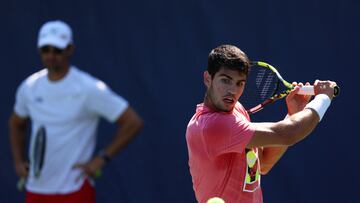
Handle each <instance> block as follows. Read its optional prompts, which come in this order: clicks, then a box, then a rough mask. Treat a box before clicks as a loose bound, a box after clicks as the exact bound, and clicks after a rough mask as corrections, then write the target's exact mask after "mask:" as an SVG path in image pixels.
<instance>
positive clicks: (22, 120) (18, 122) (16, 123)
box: [9, 112, 29, 129]
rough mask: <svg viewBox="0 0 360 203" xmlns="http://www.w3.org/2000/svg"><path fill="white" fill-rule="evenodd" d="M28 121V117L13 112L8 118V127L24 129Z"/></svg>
mask: <svg viewBox="0 0 360 203" xmlns="http://www.w3.org/2000/svg"><path fill="white" fill-rule="evenodd" d="M28 122H29V118H28V117H21V116H19V115H18V114H17V113H16V112H13V113H12V114H11V115H10V118H9V127H10V128H17V129H24V128H26V127H27V125H28Z"/></svg>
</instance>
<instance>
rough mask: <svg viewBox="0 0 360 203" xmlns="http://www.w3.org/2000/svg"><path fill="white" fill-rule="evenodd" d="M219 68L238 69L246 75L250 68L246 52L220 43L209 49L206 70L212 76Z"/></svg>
mask: <svg viewBox="0 0 360 203" xmlns="http://www.w3.org/2000/svg"><path fill="white" fill-rule="evenodd" d="M220 68H229V69H231V70H238V71H239V72H240V73H242V74H245V75H247V74H248V72H249V69H250V60H249V58H248V57H247V56H246V54H245V53H244V52H243V51H241V50H240V49H239V48H237V47H236V46H233V45H220V46H218V47H216V48H215V49H213V50H211V52H210V54H209V58H208V67H207V71H208V72H209V74H210V75H211V77H214V75H215V74H216V73H217V72H218V71H219V70H220Z"/></svg>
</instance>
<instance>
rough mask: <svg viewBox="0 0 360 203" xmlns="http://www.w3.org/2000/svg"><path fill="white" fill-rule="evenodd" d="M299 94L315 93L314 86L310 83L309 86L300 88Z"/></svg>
mask: <svg viewBox="0 0 360 203" xmlns="http://www.w3.org/2000/svg"><path fill="white" fill-rule="evenodd" d="M297 94H301V95H315V92H314V86H312V85H309V86H302V87H300V89H299V92H298V93H297Z"/></svg>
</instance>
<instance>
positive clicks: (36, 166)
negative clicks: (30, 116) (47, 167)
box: [31, 127, 46, 178]
mask: <svg viewBox="0 0 360 203" xmlns="http://www.w3.org/2000/svg"><path fill="white" fill-rule="evenodd" d="M45 150H46V131H45V128H44V127H40V128H39V129H38V131H37V133H36V137H35V143H34V150H33V154H32V156H33V157H32V158H33V159H32V161H33V163H31V164H32V167H33V172H34V177H35V178H39V177H40V175H41V169H42V167H43V165H44V158H45Z"/></svg>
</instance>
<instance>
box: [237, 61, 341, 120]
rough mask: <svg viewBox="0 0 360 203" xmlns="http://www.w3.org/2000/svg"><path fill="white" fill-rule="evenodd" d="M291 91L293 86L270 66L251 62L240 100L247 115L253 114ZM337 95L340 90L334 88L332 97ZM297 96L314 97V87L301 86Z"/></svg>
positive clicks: (259, 62)
mask: <svg viewBox="0 0 360 203" xmlns="http://www.w3.org/2000/svg"><path fill="white" fill-rule="evenodd" d="M292 89H294V86H293V85H292V84H291V83H289V82H287V81H286V80H284V78H283V77H282V76H281V75H280V73H279V72H278V71H277V70H276V68H274V67H273V66H272V65H270V64H268V63H265V62H261V61H253V62H251V69H250V73H249V75H248V77H247V80H246V88H245V91H244V93H243V95H242V96H241V97H240V100H241V103H242V104H243V105H244V107H245V108H246V109H247V111H248V113H249V114H253V113H256V112H258V111H260V110H262V109H263V108H264V106H266V105H268V104H271V103H273V102H275V101H277V100H279V99H281V98H284V97H286V96H287V95H288V94H289V93H290V92H291V90H292ZM339 93H340V88H339V87H338V86H336V87H334V96H337V95H339ZM298 94H302V95H314V94H315V93H314V86H303V87H301V88H300V90H299V92H298Z"/></svg>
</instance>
